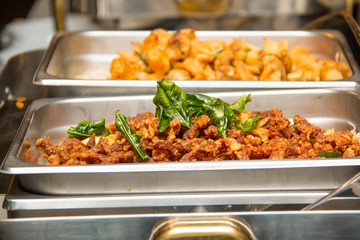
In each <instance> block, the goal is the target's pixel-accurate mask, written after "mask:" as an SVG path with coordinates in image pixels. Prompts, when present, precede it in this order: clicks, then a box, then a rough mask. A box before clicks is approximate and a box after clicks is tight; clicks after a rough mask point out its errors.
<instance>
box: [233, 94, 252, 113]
mask: <svg viewBox="0 0 360 240" xmlns="http://www.w3.org/2000/svg"><path fill="white" fill-rule="evenodd" d="M248 102H251V94H248V95H243V96H241V97H240V98H239V99H238V100H237V101H236V102H234V103H233V104H231V105H230V108H231V109H232V110H234V111H235V112H243V111H244V110H245V105H246V104H247V103H248Z"/></svg>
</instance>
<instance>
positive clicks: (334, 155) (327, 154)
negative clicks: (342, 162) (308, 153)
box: [318, 151, 342, 158]
mask: <svg viewBox="0 0 360 240" xmlns="http://www.w3.org/2000/svg"><path fill="white" fill-rule="evenodd" d="M318 155H319V157H324V158H337V157H342V153H341V152H340V151H336V152H318Z"/></svg>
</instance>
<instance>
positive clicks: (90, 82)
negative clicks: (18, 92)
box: [32, 29, 360, 89]
mask: <svg viewBox="0 0 360 240" xmlns="http://www.w3.org/2000/svg"><path fill="white" fill-rule="evenodd" d="M150 32H151V31H150V30H127V31H108V30H94V31H92V30H90V31H61V32H58V33H55V34H54V35H53V37H52V39H51V41H50V44H49V46H48V48H47V49H46V51H45V54H44V56H43V58H42V60H41V62H40V64H39V67H38V69H37V71H36V73H35V75H34V77H33V80H32V81H33V84H35V85H40V86H64V87H65V86H77V87H124V88H134V87H136V88H155V87H156V81H154V80H120V79H115V80H107V79H103V80H99V79H75V78H63V77H58V76H54V75H51V74H49V73H48V72H47V68H48V66H49V64H50V61H51V58H52V55H53V54H54V52H55V50H56V47H57V45H58V44H59V43H60V42H61V41H62V39H63V38H65V37H69V36H70V37H71V36H76V35H81V34H83V35H85V36H87V35H97V34H105V35H106V36H108V35H109V36H112V35H114V36H119V34H120V36H121V34H122V35H126V34H133V35H134V36H146V35H147V34H149V33H150ZM172 32H173V31H172ZM217 32H221V34H222V35H224V34H225V35H231V36H232V34H234V33H239V32H241V33H242V34H247V35H248V36H259V35H260V34H261V36H263V37H266V36H268V37H271V36H275V37H277V36H279V37H281V36H283V35H289V34H292V35H295V36H304V35H319V36H322V37H325V38H329V39H333V40H335V41H337V42H338V44H339V46H340V48H341V49H342V51H343V54H344V55H345V58H346V60H347V63H348V66H349V67H350V70H351V72H352V75H351V76H349V77H347V78H344V79H341V80H335V81H246V80H244V81H234V80H230V81H220V80H215V81H208V80H187V81H176V82H177V84H178V85H179V86H180V87H183V88H201V89H208V88H220V89H228V88H260V89H261V88H271V89H273V88H300V87H304V88H323V87H328V88H333V87H335V88H336V87H355V86H357V85H358V84H359V83H358V78H359V76H360V69H359V66H358V64H357V63H356V61H355V59H354V57H353V55H352V54H353V53H352V52H351V50H350V47H349V45H348V42H347V41H346V38H345V37H344V35H343V34H342V33H341V32H340V31H338V30H333V29H318V30H279V31H278V30H276V31H270V30H264V31H246V30H217V31H201V30H199V31H196V33H197V36H198V37H201V36H213V35H214V34H215V33H217ZM271 34H273V35H271ZM274 34H277V35H274ZM115 52H116V50H114V53H115ZM204 82H211V84H210V85H208V84H204Z"/></svg>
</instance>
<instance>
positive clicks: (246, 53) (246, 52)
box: [243, 48, 251, 63]
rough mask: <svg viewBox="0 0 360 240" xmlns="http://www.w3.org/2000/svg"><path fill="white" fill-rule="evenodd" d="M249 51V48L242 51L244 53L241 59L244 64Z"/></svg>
mask: <svg viewBox="0 0 360 240" xmlns="http://www.w3.org/2000/svg"><path fill="white" fill-rule="evenodd" d="M250 51H251V49H250V48H247V49H245V50H244V52H245V55H244V59H243V62H244V63H246V60H247V56H248V54H249V52H250Z"/></svg>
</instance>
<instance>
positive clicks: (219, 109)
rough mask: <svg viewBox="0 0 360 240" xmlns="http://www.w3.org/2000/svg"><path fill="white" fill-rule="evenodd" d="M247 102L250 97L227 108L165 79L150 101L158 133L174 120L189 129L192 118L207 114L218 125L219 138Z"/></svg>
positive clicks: (159, 82)
mask: <svg viewBox="0 0 360 240" xmlns="http://www.w3.org/2000/svg"><path fill="white" fill-rule="evenodd" d="M250 101H251V98H250V94H249V95H244V96H242V97H240V98H239V99H238V100H237V101H236V102H235V103H233V104H232V105H229V104H228V103H226V102H224V101H223V100H221V99H219V98H214V97H210V96H207V95H203V94H189V93H185V92H184V91H183V90H182V89H181V88H180V87H178V86H177V85H176V84H175V83H173V82H171V81H168V80H165V79H162V80H160V81H158V88H157V92H156V95H155V97H154V99H153V102H154V103H155V105H156V117H157V118H159V125H158V131H159V132H162V131H165V129H166V128H167V127H168V126H169V125H170V121H171V120H172V119H174V118H178V119H179V120H180V123H181V125H182V126H184V127H187V128H190V125H191V121H190V118H191V117H195V119H197V118H199V117H200V116H201V115H202V114H204V113H206V114H207V115H208V116H209V118H210V120H211V121H212V122H213V123H214V124H215V125H216V126H217V129H218V134H219V136H220V137H226V132H227V129H228V128H230V127H231V126H232V120H233V119H234V118H235V116H236V114H235V113H237V112H242V111H244V110H245V104H246V103H248V102H250Z"/></svg>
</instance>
